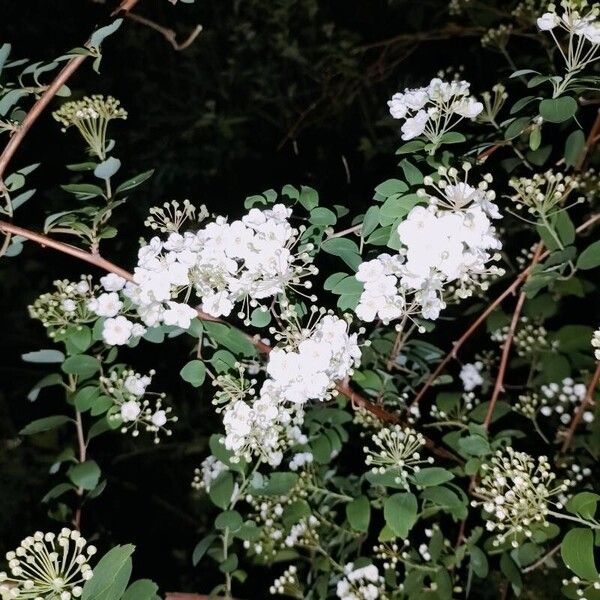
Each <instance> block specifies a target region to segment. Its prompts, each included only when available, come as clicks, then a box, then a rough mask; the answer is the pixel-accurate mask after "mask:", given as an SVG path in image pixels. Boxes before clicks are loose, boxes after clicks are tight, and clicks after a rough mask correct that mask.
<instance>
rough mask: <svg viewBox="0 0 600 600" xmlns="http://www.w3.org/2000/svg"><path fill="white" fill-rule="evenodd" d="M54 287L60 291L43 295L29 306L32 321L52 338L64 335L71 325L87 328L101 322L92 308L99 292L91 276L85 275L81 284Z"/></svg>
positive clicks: (57, 284)
mask: <svg viewBox="0 0 600 600" xmlns="http://www.w3.org/2000/svg"><path fill="white" fill-rule="evenodd" d="M54 287H55V288H56V291H54V292H49V293H46V294H42V295H41V296H40V297H39V298H38V299H37V300H36V301H35V302H34V303H33V304H32V305H31V306H29V315H30V316H31V318H32V319H38V320H40V321H41V322H42V325H43V326H44V327H46V328H47V329H48V335H49V336H50V337H51V338H55V337H56V336H57V335H58V336H59V337H60V335H64V334H65V333H66V330H67V327H68V326H70V325H75V326H77V325H84V324H87V323H93V322H94V321H95V320H96V319H97V315H96V314H95V313H94V312H93V311H92V310H90V308H89V302H90V300H91V299H92V298H93V297H94V295H95V294H96V293H97V291H98V287H97V286H94V285H93V284H92V277H91V276H90V275H82V276H81V279H80V280H79V281H68V280H67V279H63V280H57V281H55V282H54Z"/></svg>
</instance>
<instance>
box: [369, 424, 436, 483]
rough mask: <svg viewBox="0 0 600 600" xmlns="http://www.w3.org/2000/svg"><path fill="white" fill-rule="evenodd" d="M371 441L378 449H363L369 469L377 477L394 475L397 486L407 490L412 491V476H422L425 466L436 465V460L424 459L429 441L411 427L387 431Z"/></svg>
mask: <svg viewBox="0 0 600 600" xmlns="http://www.w3.org/2000/svg"><path fill="white" fill-rule="evenodd" d="M371 440H372V442H373V444H374V446H375V448H370V447H369V446H365V447H364V448H363V450H364V452H365V454H366V458H365V463H366V464H367V466H370V467H371V471H372V472H373V473H379V474H384V473H387V472H390V473H392V474H393V475H394V476H395V478H394V479H395V482H396V483H397V484H401V485H403V486H404V487H405V488H406V489H409V487H410V485H409V478H410V476H411V475H412V474H413V473H416V472H418V471H419V470H420V469H421V465H424V464H432V463H433V458H431V457H429V458H427V459H423V457H422V455H421V450H422V448H423V447H424V446H425V438H424V437H423V435H422V434H420V433H417V432H416V431H415V430H414V429H411V428H409V427H405V428H402V427H401V426H400V425H392V426H391V427H384V428H382V429H380V430H379V431H377V432H376V433H374V434H373V436H372V437H371Z"/></svg>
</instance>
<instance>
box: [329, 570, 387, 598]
mask: <svg viewBox="0 0 600 600" xmlns="http://www.w3.org/2000/svg"><path fill="white" fill-rule="evenodd" d="M383 587H384V582H383V577H381V576H380V575H379V569H377V567H376V566H375V565H367V566H365V567H355V566H354V564H353V563H348V564H347V565H345V566H344V575H343V577H342V578H341V579H340V580H339V581H338V583H337V586H336V590H335V593H336V596H337V597H338V598H340V600H377V598H379V597H380V596H381V595H382V594H383Z"/></svg>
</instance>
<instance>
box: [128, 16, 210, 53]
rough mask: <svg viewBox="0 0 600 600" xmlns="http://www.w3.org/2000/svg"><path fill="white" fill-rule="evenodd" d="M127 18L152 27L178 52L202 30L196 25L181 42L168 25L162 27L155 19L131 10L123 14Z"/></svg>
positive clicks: (190, 42) (200, 26) (192, 41)
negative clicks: (152, 19)
mask: <svg viewBox="0 0 600 600" xmlns="http://www.w3.org/2000/svg"><path fill="white" fill-rule="evenodd" d="M124 16H125V17H126V18H127V19H130V20H131V21H135V22H136V23H140V24H142V25H145V26H146V27H149V28H150V29H153V30H154V31H158V33H160V34H162V36H163V37H164V38H165V39H166V40H167V41H168V42H169V44H171V46H173V48H174V49H175V50H177V51H178V52H180V51H181V50H185V49H186V48H189V47H190V46H191V45H192V44H193V43H194V41H195V39H196V38H197V37H198V36H199V35H200V33H201V32H202V25H196V27H195V28H194V29H193V30H192V31H191V33H190V34H189V35H188V36H187V38H186V39H185V40H184V41H183V42H178V41H177V34H176V33H175V31H174V30H173V29H169V28H168V27H164V26H163V25H161V24H160V23H156V22H155V21H151V20H150V19H147V18H146V17H143V16H142V15H138V14H136V13H132V12H126V13H125V15H124Z"/></svg>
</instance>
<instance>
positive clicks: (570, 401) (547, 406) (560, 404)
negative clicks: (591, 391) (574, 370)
mask: <svg viewBox="0 0 600 600" xmlns="http://www.w3.org/2000/svg"><path fill="white" fill-rule="evenodd" d="M541 394H542V395H543V396H544V400H545V402H544V406H543V407H542V408H541V409H540V412H541V413H542V415H544V416H545V417H550V416H551V415H552V414H556V415H558V416H559V418H560V422H561V423H562V424H563V425H568V424H569V423H570V422H571V415H572V413H573V409H574V408H575V407H578V406H579V405H581V403H582V402H583V400H584V399H585V395H586V387H585V385H584V384H583V383H575V381H573V379H571V377H566V378H565V379H563V380H562V381H561V382H560V383H550V384H548V385H543V386H542V387H541ZM583 420H584V421H585V422H586V423H591V422H592V421H593V420H594V413H593V412H592V411H591V410H586V411H585V412H584V413H583Z"/></svg>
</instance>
